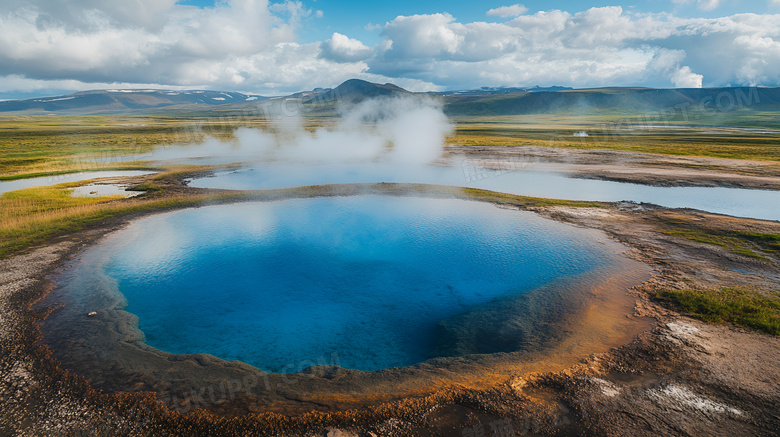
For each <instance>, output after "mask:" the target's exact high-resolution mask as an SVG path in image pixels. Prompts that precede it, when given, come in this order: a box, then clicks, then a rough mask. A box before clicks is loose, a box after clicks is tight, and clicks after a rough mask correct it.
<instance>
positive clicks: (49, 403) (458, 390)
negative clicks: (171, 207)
mask: <svg viewBox="0 0 780 437" xmlns="http://www.w3.org/2000/svg"><path fill="white" fill-rule="evenodd" d="M638 159H639V158H638ZM746 165H748V164H746ZM767 171H769V170H767ZM710 177H713V178H714V177H715V176H710ZM761 177H763V175H762V176H761ZM740 183H742V182H740ZM751 183H752V182H751ZM179 191H180V192H184V191H186V188H180V189H179ZM533 209H534V210H535V211H536V212H538V213H539V214H541V215H544V216H547V217H549V218H551V219H555V220H560V221H564V222H569V223H572V224H574V225H577V226H583V227H587V228H594V229H599V230H602V231H603V232H605V233H606V234H608V235H609V236H610V237H612V238H613V239H615V240H617V241H619V242H621V243H623V244H625V245H626V246H627V247H628V248H629V253H630V255H631V257H633V258H634V259H636V260H638V261H641V262H643V263H646V264H648V265H650V266H652V268H653V269H654V270H655V272H654V274H653V276H652V278H651V279H650V280H649V281H647V282H646V283H644V284H643V285H642V286H640V287H637V288H635V289H633V290H632V291H631V293H632V295H633V296H634V298H635V300H636V306H635V308H634V310H633V312H634V314H629V313H627V314H626V315H625V316H626V317H637V316H645V317H648V318H650V319H649V320H651V321H652V323H651V325H650V328H649V329H648V330H646V331H645V332H643V333H641V334H639V335H638V336H636V337H635V338H634V340H632V341H629V342H627V343H626V344H624V345H623V346H620V347H617V348H614V349H612V350H609V351H606V352H599V353H593V354H584V355H583V356H582V357H581V360H580V362H579V363H577V364H573V365H570V366H568V367H566V368H563V369H559V370H555V371H545V372H528V371H522V370H517V371H511V370H510V371H507V372H506V375H505V378H504V379H503V380H502V381H499V382H496V383H495V384H492V385H491V386H489V387H484V388H480V389H474V388H467V387H463V386H452V387H446V388H442V389H437V390H435V391H433V392H430V393H420V395H418V396H414V397H409V398H405V399H399V400H394V401H389V402H384V401H383V402H377V404H376V405H375V406H372V407H370V408H369V407H364V408H360V409H352V410H347V411H329V412H316V413H309V414H303V415H296V416H291V417H288V416H284V415H279V414H267V413H266V414H263V413H252V414H247V415H244V416H240V417H229V418H226V417H223V416H219V415H213V414H212V413H209V412H204V411H202V410H199V411H183V412H180V411H176V409H175V408H169V407H170V405H164V404H163V403H161V402H159V401H157V400H155V399H154V396H153V395H150V394H144V393H135V394H126V395H124V394H103V393H101V392H98V391H96V390H94V389H93V388H92V387H91V386H90V385H89V384H88V383H87V382H86V380H85V379H83V378H81V377H78V376H75V375H73V374H72V373H70V372H68V371H67V370H66V369H62V368H60V366H59V365H58V363H57V362H56V360H54V359H53V358H52V357H51V354H50V352H49V351H48V349H47V348H46V347H45V346H43V345H42V344H41V343H40V342H38V340H39V339H40V332H39V330H38V326H37V323H36V322H37V321H39V320H41V319H42V318H43V317H45V316H46V314H44V313H41V312H40V311H34V310H32V309H31V307H30V305H31V304H32V303H34V302H36V301H37V300H39V299H40V298H41V297H42V296H43V295H44V294H45V293H46V292H47V291H48V289H49V287H50V286H51V284H50V281H49V279H48V277H49V276H48V275H50V274H51V273H53V272H54V271H55V270H56V269H57V268H59V267H60V266H62V265H63V264H64V263H65V262H66V261H68V260H69V259H70V258H71V257H72V256H74V255H75V254H77V253H78V251H79V250H81V249H83V247H85V245H89V244H93V243H94V242H96V241H98V240H99V239H100V237H101V236H102V235H104V234H105V233H106V232H109V231H111V230H112V229H117V228H119V227H121V226H122V223H123V220H125V219H127V217H126V218H121V219H114V220H112V221H109V222H105V223H101V224H100V225H96V226H93V227H91V228H89V229H86V230H83V231H80V232H76V233H72V234H68V235H62V236H59V237H57V238H56V239H53V240H52V241H50V242H49V244H47V245H45V246H43V247H38V248H34V249H31V250H29V251H28V252H26V253H23V254H19V255H17V256H14V257H12V258H9V259H6V260H0V375H1V376H0V435H16V436H38V435H75V436H81V435H84V436H87V435H89V436H92V435H95V436H109V435H139V436H141V435H154V436H157V435H280V436H281V435H285V436H287V435H289V436H292V435H302V436H331V437H335V436H510V435H552V436H558V435H560V436H566V435H610V436H611V435H632V436H633V435H648V436H649V435H653V436H658V435H661V436H664V435H668V436H677V435H693V436H699V435H702V436H703V435H707V436H710V435H723V436H726V435H728V436H732V435H740V436H741V435H780V413H778V410H777V399H780V382H778V381H780V360H778V357H780V338H777V337H772V336H769V335H766V334H762V333H758V332H755V331H749V330H745V329H743V328H739V327H735V326H729V325H707V324H704V323H701V322H699V321H696V320H694V319H692V318H690V317H687V316H685V315H683V314H679V313H677V312H675V311H673V310H672V309H669V308H667V307H664V306H662V305H660V304H659V303H658V302H656V301H655V300H654V299H653V295H654V293H655V291H658V290H669V289H683V288H708V287H724V286H732V287H750V288H754V289H758V290H775V291H777V290H780V267H778V262H780V259H777V256H776V254H775V255H771V258H770V259H768V260H759V259H755V258H750V257H745V256H743V255H739V254H736V253H733V252H731V251H729V250H727V249H725V248H723V247H720V246H715V245H711V244H705V243H699V242H696V241H692V240H688V239H684V238H682V237H676V236H672V235H669V234H668V233H664V232H662V230H663V228H664V226H666V225H667V224H668V223H670V220H672V221H679V220H684V221H686V222H690V223H706V224H707V226H708V227H709V228H712V229H717V228H722V229H741V230H751V231H756V232H767V233H775V234H780V223H777V222H766V221H760V220H749V219H737V218H733V217H725V216H718V215H713V214H706V213H702V212H697V211H691V210H667V209H663V208H657V207H653V206H650V205H636V204H613V205H611V206H610V207H608V208H573V207H562V206H547V207H536V208H533Z"/></svg>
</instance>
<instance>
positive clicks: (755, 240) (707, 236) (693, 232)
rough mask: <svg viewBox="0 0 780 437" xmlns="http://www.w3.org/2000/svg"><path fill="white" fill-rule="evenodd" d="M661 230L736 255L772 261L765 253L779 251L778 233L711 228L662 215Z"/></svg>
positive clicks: (779, 238)
mask: <svg viewBox="0 0 780 437" xmlns="http://www.w3.org/2000/svg"><path fill="white" fill-rule="evenodd" d="M661 222H662V224H663V227H662V228H661V232H663V233H664V234H666V235H671V236H674V237H680V238H685V239H687V240H691V241H696V242H698V243H704V244H710V245H713V246H718V247H722V248H724V249H726V250H728V251H730V252H732V253H735V254H737V255H742V256H746V257H748V258H753V259H757V260H760V261H765V262H774V261H773V260H771V259H770V258H768V257H767V256H766V255H769V254H774V253H777V252H778V251H780V235H778V234H769V233H758V232H747V231H739V230H723V229H713V228H709V227H707V226H705V225H702V224H699V223H694V222H692V221H690V220H685V219H682V218H680V217H676V218H675V217H662V218H661Z"/></svg>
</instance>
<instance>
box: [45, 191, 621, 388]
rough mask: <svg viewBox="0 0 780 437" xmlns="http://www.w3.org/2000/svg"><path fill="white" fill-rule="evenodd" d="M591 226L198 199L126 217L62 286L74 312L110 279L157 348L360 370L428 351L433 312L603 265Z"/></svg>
mask: <svg viewBox="0 0 780 437" xmlns="http://www.w3.org/2000/svg"><path fill="white" fill-rule="evenodd" d="M591 236H592V232H590V231H588V230H583V229H581V228H575V227H572V226H568V225H564V224H561V223H558V222H553V221H550V220H546V219H542V218H540V217H538V216H536V215H535V214H532V213H528V212H519V211H513V210H506V209H501V208H498V207H495V206H493V205H490V204H485V203H479V202H473V201H464V200H450V199H422V198H410V197H385V196H358V197H344V198H316V199H293V200H284V201H276V202H267V203H245V204H233V205H219V206H209V207H203V208H198V209H189V210H182V211H177V212H173V213H165V214H161V215H157V216H152V217H148V218H144V219H140V220H137V221H135V222H133V223H132V224H131V225H130V226H129V227H128V228H127V229H125V230H123V231H120V232H118V233H116V234H114V235H112V236H110V237H109V238H108V239H107V240H106V241H105V242H104V243H103V244H101V245H99V246H97V247H95V248H93V249H90V250H89V251H87V252H86V253H85V254H84V256H83V258H82V261H81V263H80V264H78V265H76V266H74V267H73V268H72V269H70V270H69V271H68V274H67V277H68V278H71V279H70V281H71V282H70V283H68V282H67V281H66V283H65V284H64V285H63V287H65V289H66V291H67V293H62V295H63V296H66V300H70V304H71V306H73V307H74V308H76V310H75V311H76V312H77V313H79V314H86V311H88V310H90V311H91V310H93V308H92V307H90V305H93V306H99V305H101V304H102V305H105V302H112V301H111V300H110V299H104V298H103V299H101V298H98V296H100V295H101V293H105V290H100V289H99V288H101V287H102V288H105V287H106V284H112V285H115V286H116V287H117V289H118V290H119V291H120V292H121V293H122V294H123V295H124V296H125V298H126V302H127V307H126V308H125V311H127V312H129V313H132V314H135V315H136V316H138V319H139V328H140V329H141V331H143V333H144V334H145V336H146V342H147V344H149V345H150V346H153V347H155V348H158V349H161V350H164V351H167V352H171V353H198V352H203V353H209V354H213V355H216V356H218V357H220V358H223V359H227V360H240V361H243V362H246V363H249V364H252V365H254V366H256V367H258V368H260V369H263V370H265V371H270V372H284V373H289V372H295V371H300V370H302V369H303V368H305V367H308V366H309V365H312V364H316V363H318V362H321V361H322V360H323V359H324V360H326V361H327V364H332V363H333V362H334V360H337V361H335V362H336V363H337V364H339V365H341V366H343V367H347V368H353V369H361V370H376V369H382V368H388V367H396V366H406V365H412V364H415V363H419V362H422V361H425V360H427V359H429V358H432V357H433V354H434V352H433V351H434V349H435V348H436V344H437V340H438V338H437V333H438V331H437V326H438V323H439V322H440V321H442V320H444V319H447V318H449V317H452V316H455V315H458V314H461V313H464V312H467V311H469V310H471V309H472V308H474V307H475V306H477V305H480V304H483V303H486V302H490V301H492V300H494V299H496V298H501V297H505V296H512V295H516V294H519V293H524V292H527V291H529V290H532V289H534V288H537V287H539V286H541V285H544V284H547V283H550V282H551V281H554V280H556V279H559V278H562V277H567V276H571V275H578V274H582V273H586V272H590V271H593V270H594V269H598V268H600V267H603V266H605V265H607V264H609V263H610V262H611V260H612V259H613V258H611V257H614V253H612V252H611V251H609V250H606V249H605V247H604V241H603V239H602V240H599V239H596V238H591ZM96 268H97V269H98V270H99V271H100V272H102V274H103V275H105V276H106V277H107V278H108V280H105V279H106V278H105V277H104V278H103V279H101V280H96V279H95V277H96V275H95V274H93V273H94V269H96ZM90 269H93V270H90ZM97 276H100V275H97ZM68 287H70V289H69V290H68ZM113 302H114V303H112V304H111V305H115V301H113ZM66 305H67V304H66ZM120 307H121V305H120ZM94 309H95V310H101V308H94ZM109 309H110V308H109ZM52 317H55V318H56V317H57V313H56V312H55V314H53V315H52ZM82 317H83V316H82ZM323 364H324V363H323Z"/></svg>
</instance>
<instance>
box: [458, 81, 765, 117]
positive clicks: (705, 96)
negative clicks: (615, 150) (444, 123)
mask: <svg viewBox="0 0 780 437" xmlns="http://www.w3.org/2000/svg"><path fill="white" fill-rule="evenodd" d="M444 97H445V99H446V102H447V103H446V106H445V112H446V113H447V114H448V115H524V114H548V113H567V114H586V113H615V112H623V113H634V114H636V113H652V112H658V111H670V112H677V113H682V112H683V111H684V110H685V111H687V110H689V109H691V110H692V109H696V110H699V112H704V113H706V112H711V111H710V109H712V110H718V111H722V110H724V109H725V110H733V109H746V108H750V109H753V110H772V111H775V110H780V88H745V87H724V88H678V89H654V88H596V89H580V90H561V91H525V92H517V93H508V94H504V93H500V94H497V93H494V92H484V93H479V92H473V93H452V94H445V95H444Z"/></svg>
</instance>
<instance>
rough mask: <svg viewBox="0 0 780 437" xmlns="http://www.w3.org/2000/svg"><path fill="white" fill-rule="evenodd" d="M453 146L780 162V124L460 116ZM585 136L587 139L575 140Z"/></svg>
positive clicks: (747, 119)
mask: <svg viewBox="0 0 780 437" xmlns="http://www.w3.org/2000/svg"><path fill="white" fill-rule="evenodd" d="M455 121H456V123H457V124H456V129H455V132H454V134H453V135H451V136H450V137H448V139H447V142H448V143H450V144H461V145H486V146H505V147H517V146H540V147H557V148H577V149H604V150H621V151H629V152H641V153H654V154H663V155H674V156H705V157H715V158H731V159H751V160H761V161H780V121H778V120H777V118H776V117H775V118H773V119H770V118H768V117H766V119H765V117H763V116H761V115H760V114H753V115H752V116H750V117H748V116H744V117H743V118H741V119H740V118H739V117H737V118H735V119H728V120H724V119H721V118H710V119H699V120H688V121H685V120H673V121H669V120H666V119H660V120H656V119H653V118H647V117H644V116H641V115H638V116H628V117H627V116H624V115H612V116H610V115H598V116H590V115H588V116H585V115H582V116H580V115H567V114H544V115H517V116H495V117H456V118H455ZM575 132H586V133H587V134H588V136H587V137H577V136H574V133H575Z"/></svg>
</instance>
